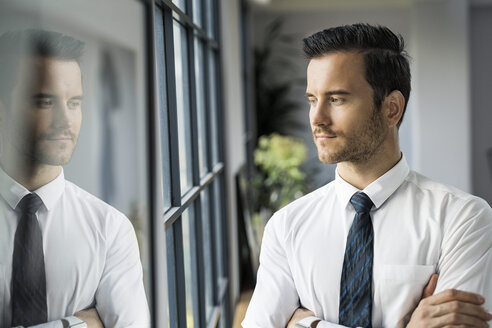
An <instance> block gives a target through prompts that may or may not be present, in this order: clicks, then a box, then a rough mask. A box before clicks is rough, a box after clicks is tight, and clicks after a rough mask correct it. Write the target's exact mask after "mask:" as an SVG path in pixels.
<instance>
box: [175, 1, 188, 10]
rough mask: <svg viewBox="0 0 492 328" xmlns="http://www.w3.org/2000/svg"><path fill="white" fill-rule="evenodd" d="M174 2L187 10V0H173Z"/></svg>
mask: <svg viewBox="0 0 492 328" xmlns="http://www.w3.org/2000/svg"><path fill="white" fill-rule="evenodd" d="M172 1H173V3H174V4H175V5H176V6H177V7H178V8H179V9H181V11H183V12H186V0H172Z"/></svg>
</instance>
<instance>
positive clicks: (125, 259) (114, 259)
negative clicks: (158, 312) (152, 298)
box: [96, 217, 150, 328]
mask: <svg viewBox="0 0 492 328" xmlns="http://www.w3.org/2000/svg"><path fill="white" fill-rule="evenodd" d="M116 228H117V227H115V229H116ZM116 231H117V233H116V234H115V236H114V239H113V240H112V241H109V243H108V249H107V251H106V254H107V255H106V263H105V266H104V271H103V275H102V277H101V281H100V282H99V287H98V289H97V292H96V309H97V312H98V314H99V316H100V318H101V320H102V322H103V323H104V326H105V327H115V328H120V327H121V328H122V327H135V328H136V327H150V314H149V309H148V305H147V298H146V296H145V290H144V285H143V273H142V265H141V262H140V255H139V250H138V243H137V238H136V235H135V231H134V229H133V226H132V225H131V223H130V221H129V220H128V219H126V217H124V218H123V219H122V220H121V225H120V227H119V229H118V230H116Z"/></svg>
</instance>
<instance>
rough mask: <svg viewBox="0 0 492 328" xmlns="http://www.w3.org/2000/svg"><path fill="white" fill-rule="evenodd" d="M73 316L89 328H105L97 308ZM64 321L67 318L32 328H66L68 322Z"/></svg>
mask: <svg viewBox="0 0 492 328" xmlns="http://www.w3.org/2000/svg"><path fill="white" fill-rule="evenodd" d="M73 316H74V317H77V318H79V319H80V320H82V321H83V322H85V323H86V324H87V327H88V328H104V325H103V323H102V321H101V318H99V314H98V313H97V310H96V309H95V308H91V309H86V310H82V311H79V312H77V313H75V314H74V315H73ZM64 319H65V318H61V319H58V320H53V321H49V322H46V323H42V324H40V325H36V326H33V327H31V328H66V324H65V323H64V321H65V322H66V320H64Z"/></svg>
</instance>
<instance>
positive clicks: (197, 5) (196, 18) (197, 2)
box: [193, 0, 203, 27]
mask: <svg viewBox="0 0 492 328" xmlns="http://www.w3.org/2000/svg"><path fill="white" fill-rule="evenodd" d="M202 6H203V0H193V22H194V23H195V24H196V25H198V26H200V27H201V26H202V10H203V9H202Z"/></svg>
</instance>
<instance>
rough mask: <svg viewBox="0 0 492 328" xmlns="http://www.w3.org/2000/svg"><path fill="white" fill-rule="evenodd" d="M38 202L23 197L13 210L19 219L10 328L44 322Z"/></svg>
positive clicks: (42, 261) (41, 245) (44, 285)
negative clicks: (16, 212)
mask: <svg viewBox="0 0 492 328" xmlns="http://www.w3.org/2000/svg"><path fill="white" fill-rule="evenodd" d="M41 204H42V201H41V199H40V198H39V196H38V195H36V194H29V195H26V196H24V198H22V200H21V201H20V203H19V205H18V206H17V210H18V211H20V213H21V217H20V221H19V225H18V226H17V230H16V232H15V239H14V255H13V259H12V326H13V327H16V326H24V327H28V326H33V325H36V324H40V323H44V322H46V321H47V317H48V310H47V304H46V275H45V270H44V254H43V236H42V235H41V228H40V227H39V223H38V220H37V218H36V212H37V210H38V209H39V207H40V206H41Z"/></svg>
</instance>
